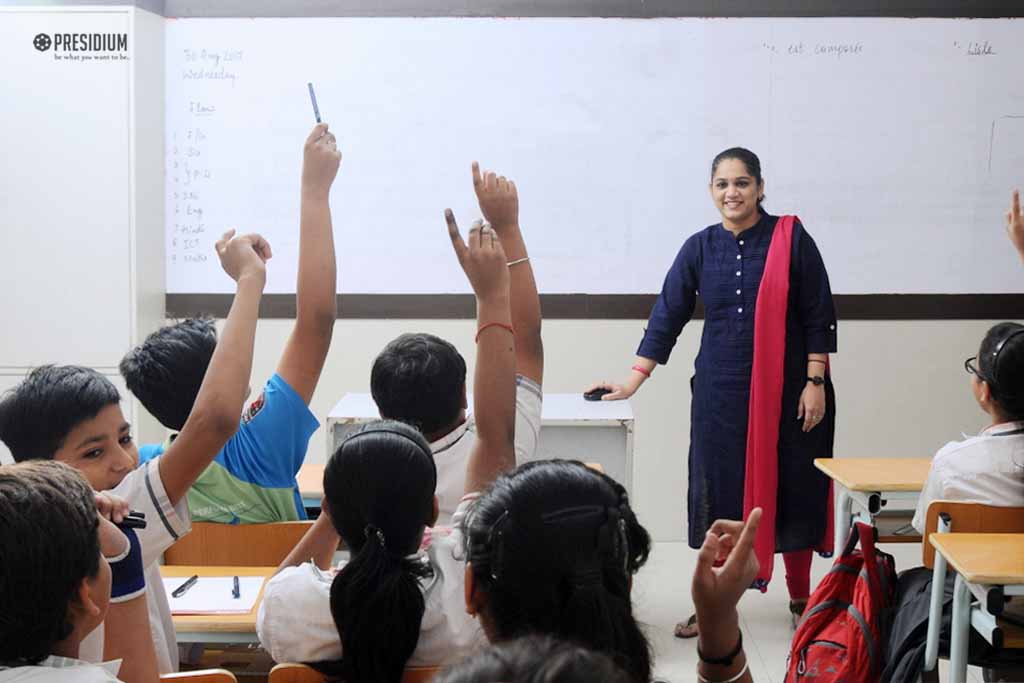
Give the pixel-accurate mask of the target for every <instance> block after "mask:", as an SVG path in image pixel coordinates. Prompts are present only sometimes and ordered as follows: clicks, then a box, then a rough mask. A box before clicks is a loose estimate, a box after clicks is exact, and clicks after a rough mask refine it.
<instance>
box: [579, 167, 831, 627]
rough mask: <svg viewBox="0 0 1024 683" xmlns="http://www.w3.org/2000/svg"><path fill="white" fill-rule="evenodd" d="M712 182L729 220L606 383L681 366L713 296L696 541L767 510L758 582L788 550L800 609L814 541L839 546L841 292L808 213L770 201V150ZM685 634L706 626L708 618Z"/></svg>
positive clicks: (683, 259) (701, 412)
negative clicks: (677, 348)
mask: <svg viewBox="0 0 1024 683" xmlns="http://www.w3.org/2000/svg"><path fill="white" fill-rule="evenodd" d="M710 190H711V198H712V199H713V200H714V203H715V206H716V208H717V209H718V211H719V213H720V214H721V216H722V222H721V223H718V224H716V225H712V226H710V227H707V228H705V229H704V230H701V231H700V232H698V233H697V234H695V235H692V236H691V237H690V238H689V239H687V240H686V242H685V243H684V244H683V247H682V249H680V251H679V254H678V255H677V256H676V259H675V262H674V263H673V264H672V268H671V270H669V272H668V275H667V276H666V277H665V283H664V285H663V287H662V290H661V294H660V295H659V296H658V299H657V301H656V302H655V304H654V308H653V310H652V311H651V315H650V319H649V321H648V325H647V330H646V333H645V334H644V337H643V341H641V343H640V348H639V350H638V351H637V358H636V361H635V364H634V365H633V367H632V370H631V373H630V375H629V378H628V379H626V381H625V382H624V383H622V384H612V383H608V382H602V383H600V384H597V385H594V388H604V389H608V390H611V393H609V394H607V395H605V396H604V400H617V399H625V398H629V397H630V396H632V395H633V394H634V393H635V392H636V391H637V390H638V389H639V388H640V386H641V385H642V384H643V383H644V382H645V381H646V380H647V379H649V378H650V376H651V373H652V372H653V370H654V368H655V366H656V365H658V364H664V363H666V362H668V358H669V354H670V353H671V351H672V347H673V346H674V345H675V343H676V338H677V337H678V336H679V333H680V332H681V331H682V329H683V326H684V325H685V324H686V323H687V322H688V321H689V320H690V318H691V316H692V315H693V311H694V306H695V305H696V302H697V295H698V293H699V294H700V298H701V300H702V302H703V304H704V332H703V335H702V337H701V346H700V351H699V352H698V354H697V359H696V362H695V369H696V372H695V374H694V376H693V378H692V379H691V380H690V388H691V391H692V394H693V398H692V402H691V409H690V410H691V420H690V454H689V495H688V504H687V509H688V518H689V543H690V547H691V548H699V547H700V546H701V544H702V543H703V542H704V538H705V535H706V534H707V532H708V530H709V529H710V527H711V524H712V523H713V522H714V521H715V520H716V519H742V518H743V517H744V516H745V513H747V512H749V511H750V510H751V509H752V508H753V507H755V506H766V514H765V518H764V519H763V521H762V524H761V530H760V533H759V534H758V546H757V551H758V559H759V560H760V562H761V572H760V573H759V575H758V582H757V585H758V587H760V588H761V589H762V590H763V589H764V588H765V587H766V586H767V583H768V580H770V578H771V573H772V565H773V553H775V552H781V553H783V557H784V559H785V565H786V584H787V586H788V588H789V594H790V606H789V607H790V612H792V613H793V615H794V616H795V617H797V616H799V614H801V613H802V612H803V609H804V607H805V606H806V604H807V598H808V596H809V594H810V567H811V558H812V556H813V551H814V549H815V548H817V549H819V550H821V551H831V550H832V548H831V547H830V541H831V536H830V534H829V528H828V527H829V523H830V521H831V515H830V514H829V501H830V497H831V495H830V485H829V481H828V479H827V477H825V476H824V475H823V474H822V473H820V472H819V471H818V470H817V469H815V467H814V463H813V461H814V459H815V458H827V457H832V443H833V436H834V433H835V393H834V391H833V388H832V383H831V381H830V378H829V373H828V354H829V353H834V352H835V350H836V314H835V308H834V305H833V302H832V291H831V289H830V287H829V282H828V274H827V272H826V271H825V264H824V263H823V262H822V259H821V254H820V253H819V252H818V248H817V246H816V245H815V243H814V240H813V239H811V236H810V235H809V234H808V233H807V231H806V230H804V228H803V226H802V225H801V223H800V222H799V220H797V219H796V218H795V217H793V216H786V217H781V218H780V217H778V216H771V215H769V214H768V213H766V212H765V211H764V209H763V208H762V206H761V203H762V201H763V200H764V179H763V178H762V177H761V162H760V160H759V159H758V158H757V155H755V154H754V153H753V152H751V151H749V150H746V149H743V148H740V147H736V148H732V149H728V150H726V151H724V152H722V153H721V154H719V155H718V156H716V157H715V159H714V161H713V162H712V165H711V183H710ZM773 527H774V533H773ZM676 635H677V636H679V637H684V638H685V637H692V636H695V635H697V624H696V620H695V617H691V618H690V619H689V620H688V621H687V622H684V623H681V624H679V625H678V626H677V627H676Z"/></svg>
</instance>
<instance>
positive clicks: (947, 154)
mask: <svg viewBox="0 0 1024 683" xmlns="http://www.w3.org/2000/svg"><path fill="white" fill-rule="evenodd" d="M166 51H167V52H166V69H167V72H166V88H167V98H166V100H167V108H168V109H167V128H166V141H167V148H168V154H167V157H166V159H167V181H166V182H167V198H168V201H167V224H166V228H167V235H166V236H167V251H166V254H167V259H168V262H167V291H168V292H170V293H218V292H231V291H233V286H232V283H231V282H230V280H229V279H228V278H227V276H225V275H223V274H222V273H221V272H220V269H219V266H218V264H217V261H216V257H215V255H214V252H213V243H214V241H215V240H216V239H217V236H218V235H219V234H220V232H221V231H223V230H224V229H226V228H228V227H237V228H238V229H239V230H243V231H248V230H256V231H260V232H263V233H264V234H265V235H266V236H267V237H268V238H269V240H270V241H271V243H272V245H273V247H274V252H275V258H274V260H273V261H272V263H271V268H270V274H269V278H268V288H267V291H268V292H277V293H288V292H294V291H295V271H296V264H297V261H298V255H297V247H298V237H297V236H298V198H299V171H300V168H301V148H302V142H303V140H304V138H305V136H306V134H307V133H308V131H309V129H310V127H311V126H312V123H313V114H312V108H311V106H310V102H309V98H308V95H307V90H306V83H307V81H312V82H313V83H314V84H315V86H316V89H317V96H318V100H319V104H320V110H321V112H322V114H323V116H324V119H325V120H327V121H328V122H330V124H331V125H332V130H334V131H336V133H337V135H338V138H339V146H340V147H341V149H342V150H343V153H344V160H343V162H342V168H341V171H340V174H339V177H338V180H337V181H336V184H335V189H334V192H333V196H332V203H331V206H332V211H333V215H334V229H335V239H336V243H337V252H338V261H339V268H338V291H339V292H344V293H381V294H388V293H391V294H394V293H420V294H423V293H458V292H466V291H468V288H467V285H466V283H465V281H464V278H463V276H462V274H461V272H460V271H459V269H458V267H457V266H456V264H455V260H454V258H453V257H452V254H451V247H450V244H449V243H448V239H447V237H446V233H445V226H444V221H443V218H442V211H443V209H444V208H445V207H446V206H451V207H452V208H453V209H454V210H455V212H456V216H457V217H458V218H459V219H460V221H461V224H462V226H463V229H464V230H465V229H467V228H468V227H469V224H470V221H471V219H472V218H473V217H475V216H476V215H477V213H478V209H477V208H476V206H475V202H474V198H473V194H472V187H471V185H470V182H469V164H470V162H471V161H472V160H473V159H479V160H480V161H481V163H482V164H483V165H484V166H485V167H488V168H495V169H498V170H499V171H500V172H502V173H504V174H507V175H509V176H511V177H514V178H515V179H516V181H517V184H518V186H519V188H520V195H521V204H522V210H521V222H522V225H523V228H524V232H525V234H526V237H527V242H528V246H529V249H530V252H531V256H532V261H533V266H534V268H535V269H536V272H537V279H538V281H539V283H540V286H541V289H542V291H543V292H546V293H589V294H608V293H649V292H656V291H658V290H659V289H660V287H661V281H662V278H663V276H664V273H665V271H666V269H667V268H668V266H669V265H670V263H671V261H672V258H673V257H674V255H675V253H676V251H677V250H678V248H679V246H680V245H681V244H682V242H683V241H684V240H685V238H686V237H687V236H688V235H690V234H692V233H694V232H696V231H697V230H699V229H701V228H703V227H704V226H706V225H709V224H712V223H715V222H717V221H718V214H717V212H716V210H715V209H714V206H713V205H712V203H711V200H710V198H709V195H708V181H709V164H710V160H711V158H712V157H713V156H714V155H715V154H716V153H717V152H719V151H721V150H722V149H724V148H726V147H730V146H733V145H742V146H746V147H749V148H751V149H753V150H754V151H755V152H757V153H758V154H759V155H760V156H761V159H762V164H763V167H764V174H765V179H766V182H767V187H766V191H767V197H768V200H767V202H766V207H767V208H768V210H769V211H771V212H772V213H777V214H781V213H796V214H798V215H799V216H800V217H801V218H802V219H803V221H804V223H805V225H806V226H807V228H808V230H809V231H810V232H811V234H812V235H813V236H814V237H815V239H816V240H817V242H818V244H819V246H820V248H821V251H822V252H823V254H824V257H825V260H826V264H827V266H828V269H829V273H830V276H831V280H832V286H833V290H834V291H835V292H836V293H842V294H871V293H999V292H1013V291H1019V287H1020V282H1021V281H1022V280H1021V274H1020V266H1019V263H1018V262H1017V259H1016V256H1015V255H1013V254H1011V253H1009V249H1008V245H1007V243H1006V240H1005V237H1004V235H1003V229H1002V226H1003V225H1004V214H1005V211H1006V209H1007V206H1008V203H1009V196H1010V191H1011V189H1012V188H1013V187H1014V186H1015V185H1017V186H1024V78H1021V65H1022V64H1024V22H1022V21H1019V20H941V19H937V20H931V19H850V18H843V19H658V20H630V19H465V18H436V19H435V18H431V19H423V18H417V19H372V18H370V19H367V18H331V19H328V18H316V19H313V18H296V19H178V20H171V21H169V22H168V24H167V34H166Z"/></svg>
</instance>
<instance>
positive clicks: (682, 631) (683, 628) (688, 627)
mask: <svg viewBox="0 0 1024 683" xmlns="http://www.w3.org/2000/svg"><path fill="white" fill-rule="evenodd" d="M699 633H700V631H698V630H697V615H696V614H691V615H690V618H689V619H687V620H686V621H680V622H679V623H678V624H676V631H675V636H676V638H696V637H697V635H698V634H699Z"/></svg>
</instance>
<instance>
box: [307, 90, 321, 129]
mask: <svg viewBox="0 0 1024 683" xmlns="http://www.w3.org/2000/svg"><path fill="white" fill-rule="evenodd" d="M307 85H309V99H310V101H312V102H313V116H315V117H316V122H317V123H320V107H318V106H316V93H315V92H313V84H312V83H308V84H307Z"/></svg>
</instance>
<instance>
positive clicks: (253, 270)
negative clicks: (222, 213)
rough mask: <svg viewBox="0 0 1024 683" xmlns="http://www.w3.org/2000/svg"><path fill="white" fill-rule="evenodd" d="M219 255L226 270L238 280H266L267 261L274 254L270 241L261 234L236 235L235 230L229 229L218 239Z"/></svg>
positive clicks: (222, 266) (232, 277) (233, 278)
mask: <svg viewBox="0 0 1024 683" xmlns="http://www.w3.org/2000/svg"><path fill="white" fill-rule="evenodd" d="M217 256H218V257H219V258H220V265H221V268H223V269H224V272H225V273H227V274H228V275H230V276H231V279H232V280H234V281H235V282H238V281H239V280H241V279H242V278H243V277H259V278H261V279H264V280H265V279H266V277H267V267H266V263H267V261H268V260H269V259H270V257H271V256H272V254H271V251H270V243H269V242H267V241H266V240H265V239H263V238H262V237H261V236H260V235H257V234H249V235H239V236H238V237H235V231H234V230H228V231H227V232H226V233H224V235H223V236H221V238H220V239H219V240H217Z"/></svg>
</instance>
